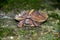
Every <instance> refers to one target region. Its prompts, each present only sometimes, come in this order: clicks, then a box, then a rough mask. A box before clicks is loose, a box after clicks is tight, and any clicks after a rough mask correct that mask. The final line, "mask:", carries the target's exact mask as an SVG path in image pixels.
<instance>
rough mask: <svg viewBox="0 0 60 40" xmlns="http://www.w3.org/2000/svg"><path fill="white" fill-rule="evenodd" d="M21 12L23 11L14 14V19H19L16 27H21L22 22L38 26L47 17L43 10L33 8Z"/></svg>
mask: <svg viewBox="0 0 60 40" xmlns="http://www.w3.org/2000/svg"><path fill="white" fill-rule="evenodd" d="M23 12H24V13H21V14H18V15H16V16H15V19H16V20H17V21H19V23H18V27H22V26H23V25H24V24H28V25H30V26H40V24H41V23H42V22H44V21H45V20H47V18H48V15H47V14H46V13H43V12H38V11H34V10H31V11H23Z"/></svg>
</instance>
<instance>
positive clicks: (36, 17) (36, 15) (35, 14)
mask: <svg viewBox="0 0 60 40" xmlns="http://www.w3.org/2000/svg"><path fill="white" fill-rule="evenodd" d="M47 18H48V15H47V14H46V13H39V12H38V11H34V12H33V13H32V14H31V19H32V20H34V21H37V22H43V21H45V20H47Z"/></svg>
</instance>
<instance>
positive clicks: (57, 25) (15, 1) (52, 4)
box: [0, 0, 60, 40]
mask: <svg viewBox="0 0 60 40" xmlns="http://www.w3.org/2000/svg"><path fill="white" fill-rule="evenodd" d="M59 2H60V1H59V0H0V40H60V10H59V9H60V4H59ZM56 8H57V9H56ZM29 9H36V10H40V11H43V12H46V13H47V14H48V16H49V17H48V20H47V21H46V22H44V23H43V24H42V25H41V27H28V26H26V27H22V28H18V27H17V22H16V21H15V20H14V16H15V14H18V13H20V11H22V10H29ZM1 15H3V16H1ZM6 17H7V18H6Z"/></svg>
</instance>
